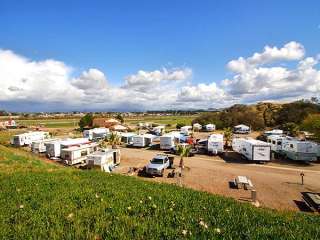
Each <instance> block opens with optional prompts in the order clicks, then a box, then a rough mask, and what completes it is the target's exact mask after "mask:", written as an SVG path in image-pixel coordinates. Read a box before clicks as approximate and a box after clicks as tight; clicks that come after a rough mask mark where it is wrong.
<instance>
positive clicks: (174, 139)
mask: <svg viewBox="0 0 320 240" xmlns="http://www.w3.org/2000/svg"><path fill="white" fill-rule="evenodd" d="M185 140H186V137H185V136H184V135H183V134H181V133H180V132H170V133H167V134H165V135H163V136H161V137H160V149H163V150H170V149H171V148H172V147H174V145H175V144H176V143H180V142H185Z"/></svg>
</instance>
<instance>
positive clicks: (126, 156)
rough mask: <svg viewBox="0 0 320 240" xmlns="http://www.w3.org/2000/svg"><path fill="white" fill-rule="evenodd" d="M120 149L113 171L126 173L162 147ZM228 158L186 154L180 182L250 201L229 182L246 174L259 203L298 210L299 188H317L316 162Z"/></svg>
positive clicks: (318, 168) (318, 172) (318, 169)
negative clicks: (153, 149) (258, 160)
mask: <svg viewBox="0 0 320 240" xmlns="http://www.w3.org/2000/svg"><path fill="white" fill-rule="evenodd" d="M121 152H122V161H121V166H120V167H119V168H118V169H117V170H116V171H117V172H119V173H127V171H128V169H129V167H143V166H144V165H146V163H147V162H148V161H149V160H150V159H151V158H152V157H153V156H154V155H155V154H156V153H158V152H159V153H160V152H161V151H152V150H144V149H134V148H123V149H121ZM228 154H232V153H228ZM226 159H227V160H226ZM228 159H229V158H225V159H222V158H221V157H218V156H215V157H212V156H206V155H198V156H194V157H190V158H185V165H186V170H185V171H184V172H185V174H184V177H183V178H182V184H183V185H184V186H185V187H190V188H193V189H196V190H201V191H206V192H210V193H214V194H220V195H224V196H228V197H232V198H235V199H237V200H239V201H249V200H250V194H251V192H250V191H245V190H242V189H234V188H232V187H230V185H229V182H230V181H232V180H233V179H234V178H235V177H236V176H239V175H243V176H247V177H248V178H250V179H251V181H252V183H253V185H254V188H255V189H256V191H257V196H258V200H259V202H260V204H261V205H262V206H265V207H269V208H274V209H279V210H299V208H298V205H299V203H300V202H299V201H301V200H302V199H301V194H300V192H302V191H315V192H320V164H319V163H315V164H312V165H304V164H294V163H290V162H275V163H268V164H265V165H261V164H252V163H247V162H243V161H241V160H239V161H228ZM178 163H179V157H175V165H178ZM302 171H303V172H304V174H305V177H304V179H305V184H304V185H301V177H300V173H301V172H302ZM168 172H169V170H167V173H168ZM145 179H147V180H151V181H161V182H168V183H177V179H172V178H167V177H166V175H165V177H163V178H161V177H157V178H145ZM295 201H297V202H295ZM297 203H298V205H297Z"/></svg>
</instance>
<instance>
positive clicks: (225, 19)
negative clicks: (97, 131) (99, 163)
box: [0, 0, 320, 111]
mask: <svg viewBox="0 0 320 240" xmlns="http://www.w3.org/2000/svg"><path fill="white" fill-rule="evenodd" d="M319 42H320V2H319V1H313V0H309V1H292V0H291V1H289V0H282V1H271V0H270V1H249V0H244V1H235V0H234V1H231V0H229V1H228V0H226V1H218V0H216V1H209V0H208V1H207V0H202V1H196V0H184V1H182V0H171V1H170V0H161V1H147V0H144V1H143V0H136V1H129V0H127V1H124V0H118V1H94V0H91V1H80V0H78V1H72V0H69V1H61V0H55V1H40V0H39V1H36V0H28V1H23V0H20V1H16V0H0V109H6V110H11V111H68V110H80V111H98V110H102V111H110V110H113V111H144V110H164V109H197V108H202V109H205V108H221V107H227V106H230V105H232V104H236V103H243V104H251V103H255V102H260V101H278V102H285V101H293V100H297V99H301V98H310V97H312V96H316V97H318V96H319V92H320V70H319V64H318V61H319V59H320V49H319Z"/></svg>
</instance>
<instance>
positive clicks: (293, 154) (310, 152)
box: [281, 139, 318, 162]
mask: <svg viewBox="0 0 320 240" xmlns="http://www.w3.org/2000/svg"><path fill="white" fill-rule="evenodd" d="M317 153H318V146H317V144H316V143H314V142H310V141H300V140H298V139H284V140H283V141H282V150H281V154H282V155H283V156H284V157H286V158H289V159H291V160H295V161H305V162H309V161H316V160H317Z"/></svg>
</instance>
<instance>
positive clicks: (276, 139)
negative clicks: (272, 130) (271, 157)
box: [267, 135, 288, 153]
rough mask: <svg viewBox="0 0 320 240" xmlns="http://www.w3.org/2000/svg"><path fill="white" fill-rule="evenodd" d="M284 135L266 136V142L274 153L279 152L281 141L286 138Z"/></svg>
mask: <svg viewBox="0 0 320 240" xmlns="http://www.w3.org/2000/svg"><path fill="white" fill-rule="evenodd" d="M287 138H288V137H286V136H279V135H269V136H268V137H267V142H268V143H269V144H270V146H271V150H272V151H273V152H276V153H280V152H281V150H282V141H283V140H284V139H287Z"/></svg>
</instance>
